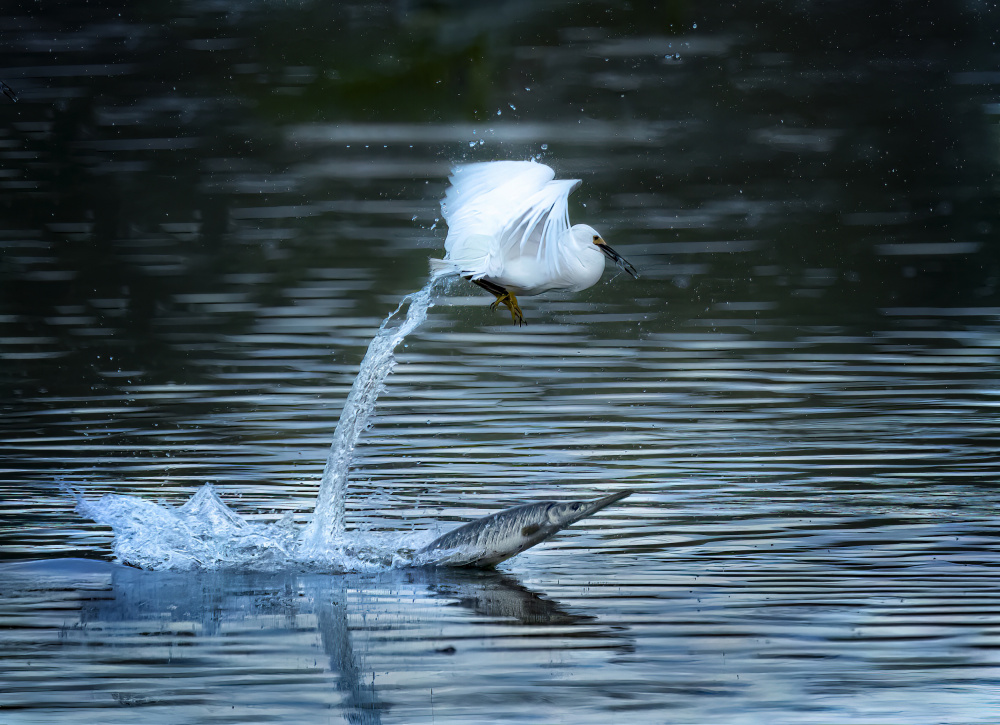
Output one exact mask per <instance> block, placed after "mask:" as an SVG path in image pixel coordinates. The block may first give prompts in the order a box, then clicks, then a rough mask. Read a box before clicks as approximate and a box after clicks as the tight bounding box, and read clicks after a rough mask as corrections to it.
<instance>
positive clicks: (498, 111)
mask: <svg viewBox="0 0 1000 725" xmlns="http://www.w3.org/2000/svg"><path fill="white" fill-rule="evenodd" d="M497 115H498V116H499V115H500V109H499V108H498V109H497Z"/></svg>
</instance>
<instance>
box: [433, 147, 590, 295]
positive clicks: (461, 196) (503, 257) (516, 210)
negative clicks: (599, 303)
mask: <svg viewBox="0 0 1000 725" xmlns="http://www.w3.org/2000/svg"><path fill="white" fill-rule="evenodd" d="M450 181H451V186H450V187H449V188H448V191H447V192H446V194H445V197H444V199H443V200H442V202H441V211H442V214H443V216H444V219H445V221H446V222H447V223H448V238H447V239H446V240H445V251H446V255H445V258H444V259H443V260H440V261H438V262H437V263H432V264H433V269H434V270H435V271H436V273H438V274H441V273H445V272H446V271H451V272H457V273H459V274H461V275H463V276H467V277H472V278H473V279H484V278H485V279H487V280H489V281H491V282H495V283H496V284H499V285H501V286H503V287H505V288H508V289H510V290H512V291H515V292H518V293H520V294H529V295H530V294H538V293H539V292H543V291H545V290H548V289H557V288H559V289H583V288H584V287H589V286H590V285H592V284H594V283H595V282H596V281H597V279H598V278H599V277H600V272H601V271H602V270H603V269H604V258H603V256H602V255H601V253H600V252H599V251H598V249H597V248H596V247H595V246H594V245H593V244H592V243H591V241H592V237H590V236H587V235H582V236H583V237H586V238H585V239H583V238H581V239H577V238H576V237H577V236H580V235H574V233H573V231H572V230H571V229H570V224H569V204H568V200H569V195H570V194H571V193H572V192H573V190H574V189H576V188H577V187H578V186H579V185H580V183H581V182H580V180H579V179H561V180H558V181H557V180H555V172H553V171H552V169H550V168H549V167H548V166H545V165H544V164H539V163H535V162H533V161H493V162H485V163H476V164H465V165H460V166H456V167H454V168H453V169H452V173H451V178H450ZM587 229H588V230H589V232H593V230H592V229H590V228H589V227H587Z"/></svg>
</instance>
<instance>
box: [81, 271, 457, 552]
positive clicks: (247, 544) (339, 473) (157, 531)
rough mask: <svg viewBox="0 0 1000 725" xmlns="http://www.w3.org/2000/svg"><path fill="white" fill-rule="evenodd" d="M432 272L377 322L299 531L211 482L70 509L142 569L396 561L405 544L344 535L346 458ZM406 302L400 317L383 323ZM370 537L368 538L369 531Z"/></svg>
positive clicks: (423, 312) (423, 308) (426, 298)
mask: <svg viewBox="0 0 1000 725" xmlns="http://www.w3.org/2000/svg"><path fill="white" fill-rule="evenodd" d="M436 281H437V278H431V280H430V281H428V282H427V284H426V285H424V287H423V289H421V290H420V291H419V292H415V293H413V294H410V295H407V296H406V297H405V298H403V301H402V302H400V304H399V307H397V308H396V310H395V312H393V313H392V314H391V315H389V317H387V318H386V320H385V321H384V322H383V323H382V325H381V327H380V328H379V331H378V333H377V334H376V335H375V338H374V339H373V340H372V341H371V343H370V344H369V346H368V352H367V353H366V354H365V357H364V360H362V362H361V369H360V371H359V372H358V375H357V377H356V378H355V380H354V384H353V386H352V387H351V392H350V393H349V395H348V396H347V401H346V402H345V404H344V409H343V411H342V412H341V414H340V420H339V421H338V423H337V430H336V432H335V433H334V437H333V443H332V444H331V445H330V453H329V455H328V457H327V461H326V467H325V468H324V470H323V478H322V481H321V482H320V489H319V494H318V495H317V498H316V508H315V511H314V513H313V519H312V523H310V524H309V526H307V527H305V528H304V529H300V528H298V527H297V526H295V525H294V524H293V523H292V521H291V519H290V517H286V518H284V519H282V520H280V521H278V522H277V523H274V524H257V523H253V522H250V521H247V520H246V519H244V518H243V517H241V516H240V515H239V514H237V513H236V512H235V511H233V510H232V509H230V508H229V507H228V506H226V504H225V503H223V502H222V500H221V499H219V497H218V496H217V495H216V494H215V491H214V490H213V489H212V487H211V486H209V485H206V486H204V487H203V488H202V489H200V490H199V491H198V492H197V493H196V494H195V495H194V496H193V497H192V498H191V499H190V500H189V501H188V502H187V503H185V504H184V505H183V506H181V507H179V508H174V507H172V506H169V505H161V504H156V503H153V502H151V501H145V500H143V499H141V498H138V497H135V496H121V495H106V496H104V497H102V498H101V499H99V500H97V501H89V500H86V499H84V498H82V497H78V500H77V511H78V512H79V513H81V514H84V515H86V516H89V517H90V518H92V519H94V520H95V521H97V522H98V523H102V524H106V525H107V526H110V527H111V528H112V530H113V531H114V535H115V539H114V543H113V544H112V547H113V549H114V552H115V556H117V557H118V558H119V559H120V560H121V561H124V562H127V563H129V564H133V565H135V566H140V567H144V568H149V569H190V568H219V567H235V566H243V567H251V568H255V569H267V568H274V567H279V566H281V565H282V564H288V563H311V564H318V565H321V566H326V567H333V568H336V569H338V570H357V569H371V568H380V567H385V566H391V565H392V564H393V563H396V559H397V554H396V552H398V551H401V550H405V549H406V548H407V547H406V545H405V542H402V541H401V539H404V538H413V536H412V535H409V537H408V536H407V535H404V534H400V535H399V536H398V537H396V539H400V540H390V541H381V542H373V541H370V540H366V541H364V542H361V541H359V540H356V539H360V535H357V536H354V537H352V541H347V540H346V537H345V531H344V498H345V496H346V489H347V474H348V471H349V467H350V462H351V456H352V454H353V453H354V446H355V445H356V444H357V441H358V437H359V436H360V435H361V433H362V432H363V431H364V429H365V427H366V426H367V425H368V419H369V418H370V417H371V414H372V412H373V411H374V409H375V401H376V399H377V398H378V395H379V393H380V392H381V391H382V386H383V384H384V382H385V379H386V377H387V376H388V375H389V373H390V372H391V371H392V367H393V365H394V364H395V359H394V357H393V350H395V348H396V346H397V345H399V343H400V342H401V341H402V340H403V338H404V337H406V336H407V335H408V334H409V333H410V332H412V331H413V330H414V329H416V327H417V326H418V325H420V324H421V323H422V322H423V321H424V320H426V319H427V312H428V310H429V309H430V307H431V304H432V300H431V293H432V291H433V288H434V285H435V283H436ZM407 303H409V307H408V309H407V311H406V317H405V319H404V320H403V321H402V322H401V323H400V324H398V325H396V326H395V327H391V326H390V325H389V323H390V322H391V321H392V319H393V317H395V316H396V313H398V312H399V311H400V309H402V307H403V305H405V304H407ZM369 538H370V537H369Z"/></svg>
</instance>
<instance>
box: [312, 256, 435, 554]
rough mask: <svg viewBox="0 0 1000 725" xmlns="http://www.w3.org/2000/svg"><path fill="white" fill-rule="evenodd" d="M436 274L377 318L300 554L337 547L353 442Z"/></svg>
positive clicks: (422, 314)
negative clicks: (401, 317)
mask: <svg viewBox="0 0 1000 725" xmlns="http://www.w3.org/2000/svg"><path fill="white" fill-rule="evenodd" d="M438 279H440V276H434V277H432V278H431V279H430V280H429V281H428V282H427V284H425V285H424V287H423V289H421V290H420V291H419V292H414V293H412V294H409V295H407V296H406V297H404V298H403V300H402V301H401V302H400V303H399V307H397V308H396V310H395V312H393V313H392V314H391V315H389V316H388V317H387V318H386V319H385V321H383V322H382V325H381V326H380V327H379V331H378V334H376V335H375V337H374V338H373V339H372V341H371V343H369V345H368V351H367V352H366V353H365V357H364V359H363V360H362V361H361V369H360V371H359V372H358V376H357V378H355V380H354V385H352V386H351V392H350V393H349V394H348V396H347V401H346V402H345V403H344V409H343V410H342V411H341V413H340V420H339V421H338V423H337V430H336V432H335V433H334V434H333V442H332V443H331V444H330V453H329V455H328V456H327V459H326V466H325V468H324V469H323V478H322V479H321V481H320V486H319V494H318V495H317V497H316V508H315V510H314V511H313V519H312V522H311V523H310V524H309V525H308V526H307V527H306V528H305V530H304V531H303V533H302V536H301V538H300V539H299V542H300V543H299V554H300V558H305V559H312V558H315V556H316V555H319V554H320V553H321V552H323V551H329V550H330V549H331V548H337V547H339V546H340V545H341V544H342V543H343V541H344V503H345V502H344V497H345V494H346V490H347V474H348V470H349V468H350V464H351V457H352V454H353V453H354V447H355V445H356V444H357V442H358V438H359V437H360V436H361V433H362V432H363V431H364V429H365V427H366V426H367V425H368V419H369V418H370V417H371V414H372V412H373V411H374V410H375V401H376V399H377V398H378V395H379V393H380V392H382V387H383V383H384V382H385V379H386V377H387V376H388V375H389V373H390V372H391V371H392V368H393V365H395V362H396V361H395V358H394V357H393V354H392V353H393V350H395V349H396V346H397V345H399V343H400V342H402V341H403V338H405V337H406V336H407V335H409V334H410V333H411V332H412V331H413V330H415V329H416V328H417V327H418V326H419V325H420V324H421V323H422V322H423V321H424V320H426V319H427V311H428V309H430V307H431V305H432V299H431V293H432V291H433V288H434V285H435V283H436V282H437V281H438ZM407 302H409V308H408V309H407V311H406V318H405V319H404V320H403V321H402V322H401V323H400V324H399V325H397V326H394V327H390V326H389V323H390V322H391V321H392V319H393V318H394V317H395V316H396V314H397V313H398V312H399V311H400V310H401V309H402V308H403V305H405V304H406V303H407Z"/></svg>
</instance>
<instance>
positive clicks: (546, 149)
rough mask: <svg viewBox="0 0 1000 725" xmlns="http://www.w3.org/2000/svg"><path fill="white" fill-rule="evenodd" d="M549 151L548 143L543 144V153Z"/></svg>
mask: <svg viewBox="0 0 1000 725" xmlns="http://www.w3.org/2000/svg"><path fill="white" fill-rule="evenodd" d="M548 150H549V145H548V144H547V143H543V144H542V151H548Z"/></svg>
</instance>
